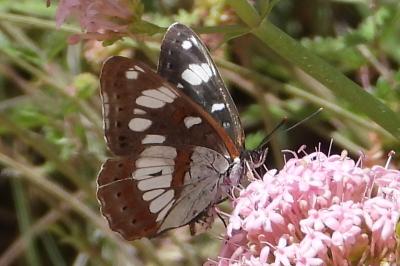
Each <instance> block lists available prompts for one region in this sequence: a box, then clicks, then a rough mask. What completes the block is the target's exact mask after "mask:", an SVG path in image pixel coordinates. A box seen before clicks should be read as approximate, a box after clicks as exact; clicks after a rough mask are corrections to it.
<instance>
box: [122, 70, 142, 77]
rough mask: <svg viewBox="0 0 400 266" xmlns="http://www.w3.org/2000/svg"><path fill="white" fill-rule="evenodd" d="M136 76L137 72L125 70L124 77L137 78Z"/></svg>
mask: <svg viewBox="0 0 400 266" xmlns="http://www.w3.org/2000/svg"><path fill="white" fill-rule="evenodd" d="M138 76H139V73H138V72H137V71H135V70H131V69H129V70H128V71H126V72H125V77H126V78H127V79H137V77H138Z"/></svg>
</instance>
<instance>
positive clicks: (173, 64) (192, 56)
mask: <svg viewBox="0 0 400 266" xmlns="http://www.w3.org/2000/svg"><path fill="white" fill-rule="evenodd" d="M158 73H159V74H160V75H161V76H163V77H164V78H165V79H167V80H168V81H169V82H171V83H172V84H174V85H176V86H177V87H178V89H180V90H182V91H183V92H184V93H185V94H186V95H188V96H189V97H190V98H191V99H192V100H193V101H195V102H196V103H198V104H199V105H201V106H202V107H203V108H204V109H205V110H206V111H207V112H208V113H210V114H211V116H212V117H214V119H215V120H216V121H218V123H219V124H220V126H222V127H223V128H224V129H225V130H226V131H227V133H228V135H229V136H230V137H231V139H232V140H233V142H234V143H235V145H236V147H237V148H238V149H242V148H243V143H244V132H243V128H242V126H241V123H240V118H239V114H238V111H237V109H236V106H235V103H234V102H233V100H232V97H231V95H230V93H229V91H228V90H227V89H226V87H225V84H224V82H223V80H222V78H221V76H220V74H219V73H218V69H217V67H216V66H215V64H214V62H213V60H212V58H211V56H210V54H209V52H208V50H207V48H206V46H205V45H204V44H203V42H202V41H201V39H200V38H199V37H198V36H197V34H196V33H194V32H193V31H192V30H191V29H190V28H188V27H186V26H185V25H182V24H179V23H175V24H172V25H171V26H170V27H169V29H168V31H167V33H166V34H165V37H164V40H163V42H162V45H161V53H160V59H159V63H158Z"/></svg>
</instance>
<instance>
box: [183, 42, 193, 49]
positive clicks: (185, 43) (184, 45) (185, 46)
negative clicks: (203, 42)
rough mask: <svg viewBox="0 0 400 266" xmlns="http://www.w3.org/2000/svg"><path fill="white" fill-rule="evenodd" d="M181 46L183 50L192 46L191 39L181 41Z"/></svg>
mask: <svg viewBox="0 0 400 266" xmlns="http://www.w3.org/2000/svg"><path fill="white" fill-rule="evenodd" d="M182 48H183V49H185V50H187V49H190V48H192V42H191V41H183V42H182Z"/></svg>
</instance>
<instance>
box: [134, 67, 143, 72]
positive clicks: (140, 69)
mask: <svg viewBox="0 0 400 266" xmlns="http://www.w3.org/2000/svg"><path fill="white" fill-rule="evenodd" d="M135 69H136V70H139V71H140V72H144V70H143V68H141V67H140V66H135Z"/></svg>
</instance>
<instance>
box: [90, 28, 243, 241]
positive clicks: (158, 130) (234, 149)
mask: <svg viewBox="0 0 400 266" xmlns="http://www.w3.org/2000/svg"><path fill="white" fill-rule="evenodd" d="M100 83H101V96H102V101H103V117H104V129H105V138H106V142H107V145H108V147H109V148H110V150H111V151H112V152H113V153H114V155H115V157H114V158H111V159H108V160H107V161H106V162H105V163H104V164H103V166H102V169H101V171H100V173H99V176H98V192H97V197H98V199H99V202H100V205H101V211H102V213H103V215H104V216H105V217H106V219H107V220H108V223H109V225H110V227H111V229H112V230H114V231H116V232H119V233H120V234H121V235H122V236H123V237H124V238H125V239H127V240H134V239H138V238H141V237H153V236H156V235H158V234H160V233H162V232H164V231H166V230H169V229H172V228H176V227H180V226H183V225H186V224H189V223H191V222H193V221H194V220H196V219H199V217H201V216H203V215H204V214H207V213H208V211H209V210H210V208H211V207H212V206H213V205H215V204H216V203H218V202H219V201H221V200H222V199H223V198H225V197H226V196H227V194H228V193H229V191H230V189H231V188H232V187H233V186H236V185H237V184H238V183H239V182H240V179H241V177H242V176H243V172H244V168H245V163H246V162H247V159H246V157H247V156H243V154H248V153H246V152H243V139H244V134H243V129H242V127H241V125H240V120H239V115H238V112H237V110H236V107H235V105H234V103H233V101H232V98H231V96H230V94H229V92H228V91H227V89H226V88H225V85H224V83H223V81H222V79H221V77H220V75H219V74H218V71H217V69H216V67H215V65H214V63H213V62H212V59H211V57H210V55H209V54H208V52H207V50H206V48H205V46H204V44H202V42H201V40H200V39H199V38H198V37H197V35H196V34H195V33H194V32H192V31H191V30H190V29H189V28H187V27H186V26H183V25H181V24H173V25H172V26H171V27H170V28H169V30H168V31H167V34H166V36H165V39H164V41H163V44H162V48H161V55H160V62H159V67H158V73H155V72H153V71H152V70H151V69H150V68H149V67H147V66H146V65H144V64H142V63H140V62H136V61H134V60H132V59H128V58H124V57H119V56H115V57H111V58H110V59H108V60H107V61H106V62H105V63H104V65H103V69H102V73H101V78H100Z"/></svg>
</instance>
